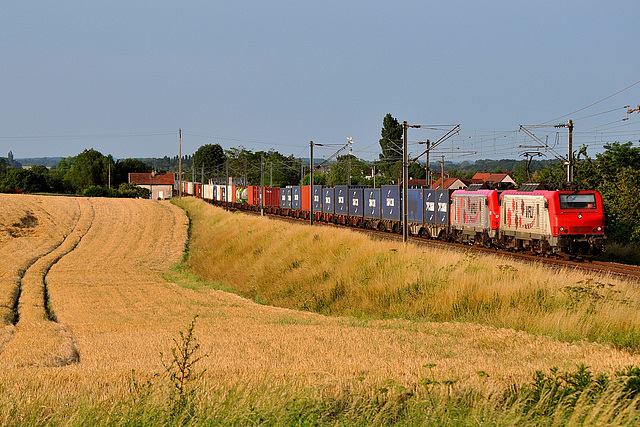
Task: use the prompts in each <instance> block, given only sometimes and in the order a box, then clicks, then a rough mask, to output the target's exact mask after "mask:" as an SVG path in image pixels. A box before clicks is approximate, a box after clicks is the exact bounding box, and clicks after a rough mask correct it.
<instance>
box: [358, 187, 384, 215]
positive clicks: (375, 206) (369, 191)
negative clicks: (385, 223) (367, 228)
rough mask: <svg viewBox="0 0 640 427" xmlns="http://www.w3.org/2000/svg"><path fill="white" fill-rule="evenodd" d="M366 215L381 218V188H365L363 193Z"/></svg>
mask: <svg viewBox="0 0 640 427" xmlns="http://www.w3.org/2000/svg"><path fill="white" fill-rule="evenodd" d="M362 197H363V199H364V200H363V201H364V206H363V208H364V217H365V218H374V219H380V189H379V188H365V189H364V193H363V196H362Z"/></svg>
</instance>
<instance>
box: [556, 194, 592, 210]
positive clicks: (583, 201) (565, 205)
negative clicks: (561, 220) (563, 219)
mask: <svg viewBox="0 0 640 427" xmlns="http://www.w3.org/2000/svg"><path fill="white" fill-rule="evenodd" d="M559 196H560V209H597V207H596V195H595V194H593V193H592V194H559Z"/></svg>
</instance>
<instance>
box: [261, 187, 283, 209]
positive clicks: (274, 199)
mask: <svg viewBox="0 0 640 427" xmlns="http://www.w3.org/2000/svg"><path fill="white" fill-rule="evenodd" d="M264 205H265V206H276V207H277V206H280V188H279V187H265V188H264Z"/></svg>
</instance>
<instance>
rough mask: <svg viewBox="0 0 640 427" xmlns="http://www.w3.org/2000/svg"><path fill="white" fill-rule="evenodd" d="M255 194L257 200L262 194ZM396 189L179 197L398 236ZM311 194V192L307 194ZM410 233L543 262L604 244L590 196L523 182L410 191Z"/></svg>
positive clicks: (215, 190) (222, 191) (589, 252)
mask: <svg viewBox="0 0 640 427" xmlns="http://www.w3.org/2000/svg"><path fill="white" fill-rule="evenodd" d="M261 188H262V197H261V191H260V189H261ZM401 189H402V187H400V186H397V185H383V186H382V187H380V188H370V187H361V186H346V185H336V186H333V187H332V186H321V185H314V186H313V190H312V189H311V186H308V185H306V186H304V185H303V186H288V187H286V188H278V187H259V186H246V187H241V186H226V185H215V184H201V183H194V182H188V181H185V182H183V193H184V194H186V195H191V196H195V197H199V198H202V199H205V200H207V201H208V202H210V203H213V204H216V205H220V206H223V207H227V208H234V209H241V210H251V211H260V210H263V211H264V212H265V213H267V214H272V215H280V216H286V217H294V218H301V219H306V220H309V219H311V215H313V220H314V221H317V222H326V223H332V224H341V225H345V226H352V227H360V228H365V229H372V230H382V231H388V232H393V233H401V232H402V215H401V214H402V212H401V211H402V191H401ZM312 192H313V194H311V193H312ZM407 196H408V197H407V204H408V209H407V218H408V230H409V233H410V234H412V235H415V236H423V237H427V238H431V239H439V240H443V241H450V242H458V243H468V244H472V245H480V246H484V247H495V248H500V249H506V250H510V251H517V252H527V253H534V254H537V255H543V256H549V255H559V256H567V255H569V256H593V255H597V254H599V253H601V252H602V250H603V249H604V246H605V244H606V242H607V238H606V236H605V233H604V212H603V206H602V197H601V196H600V194H599V193H598V192H597V191H572V190H558V189H550V188H549V187H548V186H545V185H542V184H525V185H523V186H521V187H520V188H519V189H518V190H514V189H511V190H500V189H497V188H487V186H486V185H485V186H482V185H478V184H473V185H471V186H469V187H468V188H467V189H464V190H440V189H429V188H410V189H409V190H408V195H407Z"/></svg>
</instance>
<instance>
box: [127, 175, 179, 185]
mask: <svg viewBox="0 0 640 427" xmlns="http://www.w3.org/2000/svg"><path fill="white" fill-rule="evenodd" d="M129 182H134V183H136V184H138V185H174V184H175V179H174V176H173V174H172V173H158V174H155V175H152V174H151V173H140V172H131V173H130V174H129Z"/></svg>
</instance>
